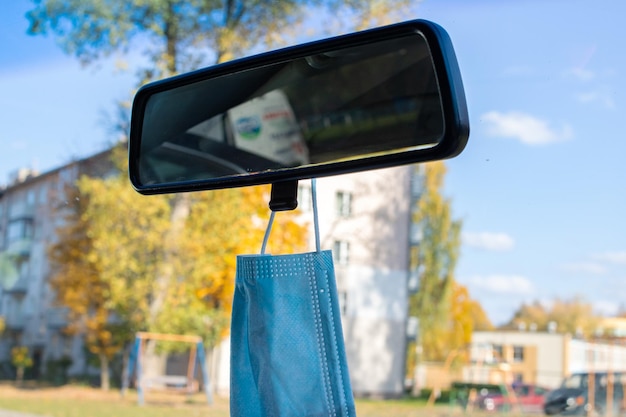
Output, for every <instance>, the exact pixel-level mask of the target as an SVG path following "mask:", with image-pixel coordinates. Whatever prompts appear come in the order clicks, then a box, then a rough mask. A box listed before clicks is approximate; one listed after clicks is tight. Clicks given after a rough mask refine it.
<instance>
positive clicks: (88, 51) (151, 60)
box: [27, 0, 410, 82]
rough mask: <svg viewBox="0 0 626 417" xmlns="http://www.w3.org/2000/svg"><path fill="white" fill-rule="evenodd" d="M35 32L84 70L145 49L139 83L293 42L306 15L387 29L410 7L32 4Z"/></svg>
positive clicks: (223, 1) (242, 2)
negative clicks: (326, 11) (331, 15)
mask: <svg viewBox="0 0 626 417" xmlns="http://www.w3.org/2000/svg"><path fill="white" fill-rule="evenodd" d="M33 2H34V7H33V9H31V10H30V11H29V12H28V14H27V17H28V19H29V21H30V27H29V33H31V34H33V35H46V34H52V35H54V36H55V37H56V39H57V41H58V43H59V45H60V46H61V48H63V50H64V51H65V52H66V53H68V54H70V55H74V56H76V57H77V58H78V59H79V60H80V61H81V62H83V63H85V64H89V63H93V62H95V61H98V60H99V59H102V58H104V57H107V56H110V55H111V54H114V53H120V52H121V53H125V52H127V51H129V50H137V49H139V50H142V51H143V53H144V55H145V57H146V59H147V62H146V63H145V64H144V66H143V67H142V68H141V69H140V77H139V79H140V81H142V82H143V81H148V80H153V79H159V78H163V77H166V76H171V75H174V74H177V73H180V72H186V71H190V70H192V69H196V68H198V67H200V66H206V65H208V64H212V63H215V62H223V61H228V60H231V59H233V58H236V57H238V56H241V55H242V54H243V53H245V52H248V51H250V50H253V49H255V48H259V47H264V48H267V47H272V46H275V45H278V44H283V43H285V42H286V40H287V39H288V38H290V37H291V38H292V37H295V36H296V34H297V32H296V31H295V28H297V27H298V25H297V24H298V23H299V22H300V21H301V20H302V17H303V15H304V13H305V12H307V11H309V12H311V11H316V10H317V11H320V10H322V9H323V8H331V9H332V10H333V11H334V12H338V11H348V12H350V14H351V17H352V19H351V21H352V23H353V25H352V26H353V27H357V28H364V27H368V26H372V25H378V24H382V23H388V22H389V21H390V20H391V19H392V18H391V16H395V17H396V18H400V16H401V11H403V10H405V9H406V7H408V5H409V3H410V2H409V1H408V0H384V1H383V0H367V1H361V0H359V1H355V0H350V1H339V0H280V1H257V0H185V1H181V0H135V1H132V2H129V1H125V0H33Z"/></svg>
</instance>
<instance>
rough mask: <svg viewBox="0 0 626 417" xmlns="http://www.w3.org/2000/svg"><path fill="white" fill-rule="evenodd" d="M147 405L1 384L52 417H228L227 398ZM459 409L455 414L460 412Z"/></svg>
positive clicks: (389, 410) (400, 409) (392, 407)
mask: <svg viewBox="0 0 626 417" xmlns="http://www.w3.org/2000/svg"><path fill="white" fill-rule="evenodd" d="M145 398H146V405H144V406H138V405H137V394H136V393H134V392H130V393H129V394H128V395H127V396H126V398H122V397H121V396H120V393H119V392H118V391H115V390H112V391H110V392H101V391H100V390H98V389H93V388H86V387H78V386H64V387H60V388H36V389H26V388H24V389H16V388H14V387H12V386H9V385H0V409H5V410H15V411H22V412H25V413H30V414H40V415H42V416H49V417H105V416H106V417H180V416H181V415H183V416H185V417H196V416H198V417H200V416H202V417H228V416H229V412H228V408H229V407H228V400H227V399H224V398H219V397H218V398H216V399H215V402H214V404H213V405H211V406H209V405H207V404H206V399H205V397H204V396H202V395H200V394H198V395H195V396H193V397H191V398H188V397H186V396H185V395H183V394H165V393H148V394H147V395H146V397H145ZM451 411H452V410H450V409H449V408H448V407H436V408H434V409H429V408H426V407H425V406H424V404H423V402H416V401H402V400H399V401H374V400H358V401H357V415H358V416H359V417H387V416H393V417H427V416H428V417H429V416H433V417H445V416H449V415H450V414H451ZM457 413H458V412H456V413H454V414H457Z"/></svg>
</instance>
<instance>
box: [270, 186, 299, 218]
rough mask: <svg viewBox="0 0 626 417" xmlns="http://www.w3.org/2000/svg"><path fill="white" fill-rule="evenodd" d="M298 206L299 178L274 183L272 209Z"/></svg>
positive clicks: (280, 209) (291, 208)
mask: <svg viewBox="0 0 626 417" xmlns="http://www.w3.org/2000/svg"><path fill="white" fill-rule="evenodd" d="M296 207H298V180H293V181H280V182H275V183H272V193H271V197H270V209H271V210H272V211H289V210H295V208H296Z"/></svg>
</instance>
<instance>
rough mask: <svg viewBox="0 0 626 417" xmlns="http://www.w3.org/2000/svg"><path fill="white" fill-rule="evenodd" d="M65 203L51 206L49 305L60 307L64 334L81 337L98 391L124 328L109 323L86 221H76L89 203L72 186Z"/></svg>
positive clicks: (104, 286)
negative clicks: (59, 223) (56, 220)
mask: <svg viewBox="0 0 626 417" xmlns="http://www.w3.org/2000/svg"><path fill="white" fill-rule="evenodd" d="M65 194H66V198H65V199H64V200H65V201H67V202H68V204H67V205H66V204H63V205H61V206H59V207H57V215H59V216H61V217H62V218H63V220H64V221H63V224H64V226H63V227H61V228H59V229H58V230H57V236H58V241H57V242H56V243H54V244H52V245H51V246H50V247H49V248H48V259H49V260H50V266H51V275H50V277H49V281H48V282H49V284H50V286H51V288H52V289H53V293H54V296H55V304H56V305H58V306H62V307H66V308H67V311H68V325H67V326H66V328H65V329H64V331H65V332H66V333H67V334H70V335H75V334H81V335H83V336H84V338H85V344H86V347H87V349H88V350H89V351H90V352H91V353H93V354H95V355H97V356H98V358H99V361H100V367H101V387H102V389H105V390H106V389H108V388H109V386H110V383H109V379H110V378H109V362H110V360H111V359H112V358H113V356H114V355H115V354H116V353H117V352H119V350H120V349H121V348H122V346H123V343H124V341H125V339H127V338H128V331H127V329H126V328H127V326H125V325H124V323H122V322H121V317H118V318H117V320H116V321H115V322H113V321H112V318H113V315H114V312H115V310H114V308H113V306H112V305H111V303H110V297H109V294H110V287H109V285H108V283H107V282H106V281H104V280H102V276H101V273H102V265H101V264H100V263H99V262H98V261H97V260H96V259H94V258H93V257H91V256H89V253H90V252H91V250H93V240H92V237H91V234H90V232H89V228H88V223H86V222H85V221H83V220H82V219H81V216H82V214H83V213H84V211H85V209H86V207H87V206H88V204H89V201H88V198H87V196H82V197H81V195H80V191H79V189H78V188H76V187H69V188H67V189H66V191H65Z"/></svg>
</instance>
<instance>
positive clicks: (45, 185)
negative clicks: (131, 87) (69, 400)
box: [0, 152, 111, 378]
mask: <svg viewBox="0 0 626 417" xmlns="http://www.w3.org/2000/svg"><path fill="white" fill-rule="evenodd" d="M108 154H109V152H103V153H100V154H97V155H94V156H92V157H90V158H87V159H83V160H79V161H74V162H71V163H69V164H67V165H64V166H63V167H60V168H58V169H54V170H52V171H50V172H47V173H44V174H42V175H38V174H37V173H36V172H33V171H30V170H24V169H22V170H19V171H16V172H15V174H14V175H13V176H12V177H11V178H10V179H9V183H8V185H7V186H6V187H5V188H2V189H0V263H1V264H2V268H0V283H1V285H2V287H1V289H0V315H1V316H2V317H3V318H4V322H5V330H4V333H3V334H2V337H0V364H2V365H0V366H1V368H0V378H2V377H6V376H7V375H8V372H7V363H8V362H9V360H10V350H11V348H12V347H13V346H16V345H23V346H28V347H29V349H30V352H31V354H32V357H33V362H34V366H33V367H32V372H33V375H34V376H35V377H38V376H40V374H41V372H43V370H44V369H45V364H46V362H48V361H50V360H55V359H60V358H61V357H63V356H69V357H71V358H72V359H73V365H72V367H71V368H70V372H74V373H80V372H82V371H83V369H84V362H85V361H84V353H83V349H82V343H81V339H80V337H70V336H68V335H66V334H65V333H64V332H63V331H62V330H63V328H64V327H65V325H66V320H65V317H66V313H65V310H64V309H63V308H61V307H57V306H55V305H54V303H53V295H52V293H51V291H50V289H49V287H48V284H47V278H48V276H49V273H50V270H49V263H48V259H47V248H48V246H49V244H50V243H52V242H54V240H55V239H56V232H55V231H56V229H57V228H58V227H59V226H61V225H62V222H63V216H62V212H63V206H64V205H66V204H67V201H66V200H65V199H66V195H65V190H66V187H67V186H69V185H71V184H73V183H74V182H75V181H76V179H77V178H78V177H79V176H80V175H82V174H90V175H99V176H103V175H107V174H108V173H110V172H111V164H110V162H109V158H108Z"/></svg>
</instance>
